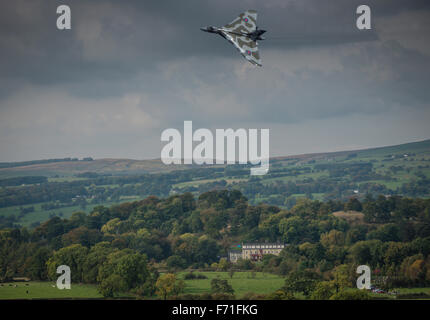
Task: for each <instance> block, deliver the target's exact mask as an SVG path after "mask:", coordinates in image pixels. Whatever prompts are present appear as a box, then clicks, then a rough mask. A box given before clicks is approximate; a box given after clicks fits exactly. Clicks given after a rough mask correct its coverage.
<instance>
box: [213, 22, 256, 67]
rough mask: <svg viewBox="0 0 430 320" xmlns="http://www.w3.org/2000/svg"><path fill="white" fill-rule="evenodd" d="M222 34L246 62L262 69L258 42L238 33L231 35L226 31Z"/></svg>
mask: <svg viewBox="0 0 430 320" xmlns="http://www.w3.org/2000/svg"><path fill="white" fill-rule="evenodd" d="M221 32H222V33H223V35H224V37H225V38H226V39H227V40H228V41H230V42H231V43H232V44H233V45H234V46H235V47H236V49H237V50H238V51H239V52H240V54H241V55H242V56H243V57H244V58H245V59H246V60H248V61H249V62H251V63H252V64H255V65H257V66H260V67H261V58H260V53H259V52H258V45H257V42H255V41H254V40H252V39H250V38H248V37H245V36H241V35H238V34H236V33H231V32H228V31H224V30H223V31H221Z"/></svg>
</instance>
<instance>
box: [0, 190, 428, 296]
mask: <svg viewBox="0 0 430 320" xmlns="http://www.w3.org/2000/svg"><path fill="white" fill-rule="evenodd" d="M340 210H345V212H346V213H345V215H348V212H351V214H353V213H354V212H362V213H363V214H364V219H362V220H360V221H352V220H349V219H342V218H338V217H335V216H334V215H333V214H332V213H333V212H336V211H340ZM250 241H262V242H266V241H270V242H275V241H280V242H285V243H286V244H287V247H286V248H285V249H284V250H283V251H282V253H281V254H280V255H279V256H273V255H267V256H265V257H264V259H263V260H262V261H259V262H251V261H248V260H243V261H240V262H239V263H237V264H235V265H230V264H229V263H228V262H227V261H226V259H225V257H226V255H227V250H228V249H229V248H230V247H231V246H235V245H237V244H238V243H241V242H250ZM429 254H430V199H419V198H417V199H411V198H407V197H400V196H392V197H389V196H382V195H381V196H378V197H376V198H374V197H372V196H371V195H367V196H366V197H365V198H364V199H363V200H361V201H360V200H359V199H357V198H350V199H349V200H347V201H333V200H329V201H325V202H321V201H316V200H309V199H299V200H298V201H297V203H296V204H295V205H294V206H292V208H291V209H281V208H279V207H276V206H272V205H266V204H260V205H257V206H252V205H249V204H248V201H247V198H246V197H245V196H244V195H243V194H242V193H241V192H240V191H238V190H215V191H211V192H206V193H203V194H201V195H200V196H199V197H198V198H195V197H194V196H193V195H192V194H191V193H185V194H181V195H174V196H170V197H167V198H158V197H155V196H151V197H148V198H146V199H145V200H142V201H136V202H131V203H124V204H121V205H115V206H111V207H104V206H98V207H95V208H94V209H93V210H92V212H91V213H89V214H85V213H83V212H76V213H74V214H73V215H72V217H71V218H69V219H61V218H59V217H54V218H52V219H50V220H49V221H46V222H44V223H43V224H41V225H40V226H38V227H37V228H35V229H26V228H8V229H3V230H1V231H0V280H2V281H5V280H8V279H11V278H12V277H16V276H27V277H30V278H31V279H33V280H48V279H50V280H54V279H56V278H57V276H58V275H57V274H56V267H57V266H59V265H60V264H66V265H68V266H70V268H71V270H72V281H73V282H75V283H94V284H97V285H98V286H99V290H100V291H101V292H102V293H103V294H104V295H105V296H113V295H115V293H116V292H119V291H127V292H133V293H135V294H136V295H138V296H142V297H151V296H154V295H155V294H156V292H159V293H160V292H161V291H160V289H159V288H160V287H162V284H163V283H165V282H167V283H168V282H169V277H171V278H170V280H172V281H176V282H175V283H176V284H175V286H173V287H174V288H176V289H177V290H176V289H175V290H176V291H175V290H173V293H175V294H176V295H179V294H180V292H181V283H180V281H179V280H175V278H174V276H172V275H171V273H174V272H176V271H178V270H184V269H187V268H188V269H200V270H225V271H227V270H253V271H263V272H268V273H276V274H280V275H283V276H286V282H285V286H284V287H283V288H282V289H280V290H279V291H278V292H276V293H273V295H272V296H271V298H281V299H282V298H289V297H291V296H290V295H289V292H290V291H300V292H302V293H303V295H304V296H307V297H316V298H325V297H328V296H330V295H332V294H343V293H344V291H339V288H341V287H342V286H345V287H348V286H350V287H352V286H354V283H355V280H356V277H357V276H356V273H355V268H356V267H357V266H358V265H362V264H366V265H368V266H370V267H371V269H372V271H373V272H374V275H375V276H380V277H381V279H384V281H383V283H382V285H383V286H386V287H387V288H390V287H399V286H417V285H419V286H426V285H430V256H429ZM160 272H164V273H165V272H171V273H167V274H166V273H165V274H163V276H161V277H160V276H159V275H160ZM167 275H169V277H167ZM157 283H158V285H157ZM216 285H222V284H219V283H218V284H214V286H216ZM224 285H225V284H224ZM157 288H158V289H157ZM157 290H158V291H157ZM330 290H332V291H333V290H334V291H333V292H332V291H330ZM221 291H222V290H221ZM218 293H220V294H221V293H222V294H227V295H228V294H229V292H228V286H225V292H218ZM345 294H346V293H345ZM327 295H328V296H327ZM158 296H160V294H158Z"/></svg>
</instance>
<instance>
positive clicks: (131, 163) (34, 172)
mask: <svg viewBox="0 0 430 320" xmlns="http://www.w3.org/2000/svg"><path fill="white" fill-rule="evenodd" d="M405 154H414V155H415V156H419V155H423V156H424V155H430V140H425V141H420V142H412V143H406V144H401V145H396V146H387V147H380V148H371V149H363V150H349V151H340V152H328V153H316V154H303V155H295V156H286V157H275V158H273V160H277V161H283V160H294V159H296V160H299V161H300V160H303V161H310V160H330V159H334V158H336V157H342V156H345V157H347V158H348V157H351V159H352V158H355V157H357V158H360V159H367V158H368V159H371V158H381V157H382V158H383V157H386V158H388V157H401V156H404V155H405ZM86 159H87V160H86ZM89 159H90V158H85V159H83V160H78V159H75V158H65V159H51V160H34V161H26V162H8V163H0V178H10V177H19V176H47V177H53V176H56V175H58V176H73V175H76V174H80V173H84V172H95V173H99V174H114V175H122V174H143V173H158V172H169V171H172V170H180V169H191V168H195V167H197V166H195V165H170V166H166V165H164V164H163V163H162V162H161V161H160V159H154V160H131V159H96V160H89ZM198 167H201V166H198Z"/></svg>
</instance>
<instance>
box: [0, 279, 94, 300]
mask: <svg viewBox="0 0 430 320" xmlns="http://www.w3.org/2000/svg"><path fill="white" fill-rule="evenodd" d="M15 285H16V287H15ZM53 286H54V287H53ZM27 291H28V293H27ZM72 298H76V299H94V298H102V295H101V294H100V293H98V291H97V287H96V286H95V285H87V284H72V285H71V289H70V290H60V289H58V288H57V287H56V286H55V284H54V283H53V282H36V281H30V282H11V283H10V282H9V283H2V284H1V286H0V299H72Z"/></svg>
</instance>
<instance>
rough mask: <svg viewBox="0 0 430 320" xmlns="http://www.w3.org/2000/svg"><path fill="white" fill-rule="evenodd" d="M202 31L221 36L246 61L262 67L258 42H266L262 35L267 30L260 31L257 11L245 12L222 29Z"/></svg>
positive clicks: (205, 29)
mask: <svg viewBox="0 0 430 320" xmlns="http://www.w3.org/2000/svg"><path fill="white" fill-rule="evenodd" d="M201 30H202V31H205V32H210V33H216V34H219V35H220V36H221V37H223V38H225V39H227V40H228V41H230V42H231V43H232V44H233V45H234V46H235V47H236V49H237V50H238V51H239V52H240V54H241V55H242V56H243V57H244V58H245V59H246V60H248V61H249V62H251V63H252V64H254V65H257V66H260V67H261V58H260V53H259V52H258V43H257V40H264V38H262V37H261V35H262V34H263V33H265V32H266V30H260V29H258V27H257V11H255V10H248V11H245V12H244V13H241V14H240V15H239V16H238V17H237V18H236V19H234V20H233V21H232V22H231V23H229V24H226V25H225V26H223V27H221V28H218V27H211V26H210V27H205V28H201Z"/></svg>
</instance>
